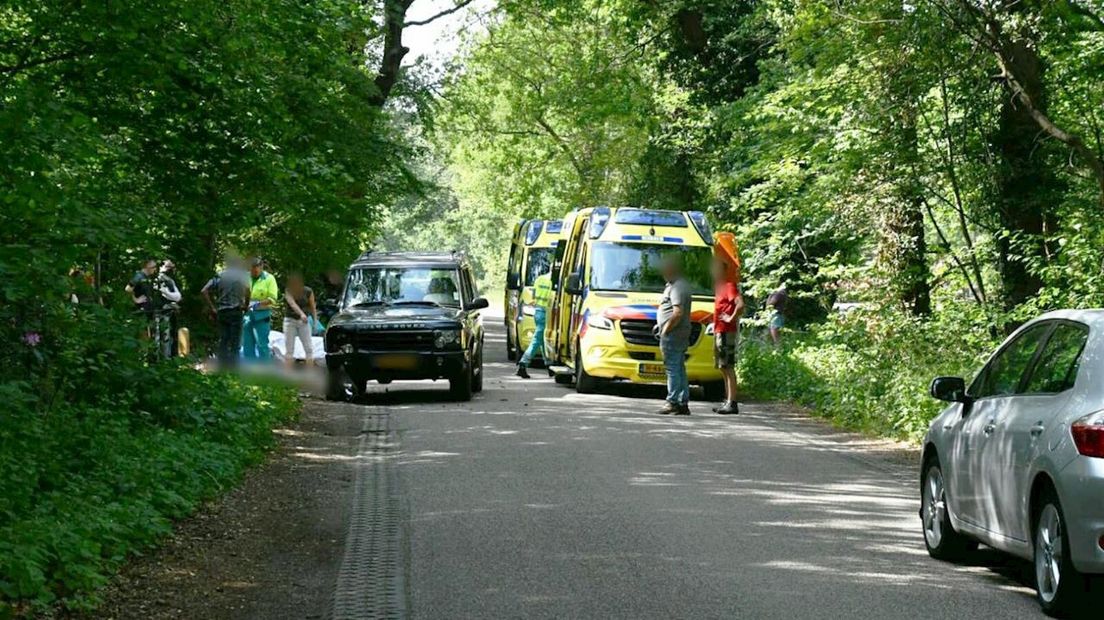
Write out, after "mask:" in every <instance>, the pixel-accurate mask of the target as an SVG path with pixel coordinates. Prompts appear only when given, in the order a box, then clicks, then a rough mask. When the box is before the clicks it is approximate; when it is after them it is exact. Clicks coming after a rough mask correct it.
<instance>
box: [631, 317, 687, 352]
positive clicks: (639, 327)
mask: <svg viewBox="0 0 1104 620" xmlns="http://www.w3.org/2000/svg"><path fill="white" fill-rule="evenodd" d="M655 325H656V322H655V321H646V320H640V319H621V335H622V336H624V338H625V342H627V343H629V344H637V345H642V346H647V347H654V346H658V345H659V340H658V339H656V337H655V336H653V335H652V328H654V327H655ZM701 332H702V324H701V323H691V324H690V344H691V345H692V344H694V343H695V342H697V341H698V338H700V337H701Z"/></svg>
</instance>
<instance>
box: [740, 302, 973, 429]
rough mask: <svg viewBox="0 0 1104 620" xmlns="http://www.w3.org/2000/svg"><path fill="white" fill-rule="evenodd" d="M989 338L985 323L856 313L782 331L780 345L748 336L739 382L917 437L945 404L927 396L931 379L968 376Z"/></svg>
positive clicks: (843, 423) (842, 421)
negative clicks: (795, 330)
mask: <svg viewBox="0 0 1104 620" xmlns="http://www.w3.org/2000/svg"><path fill="white" fill-rule="evenodd" d="M994 345H995V342H993V340H992V337H991V336H989V335H988V332H987V331H986V330H985V329H983V328H978V327H975V328H971V327H969V326H966V327H964V326H962V325H961V324H960V325H958V326H957V328H956V329H950V328H948V326H942V325H938V324H935V323H932V322H931V321H919V320H915V319H907V318H902V317H900V316H887V315H886V314H878V313H863V312H854V313H852V314H850V315H847V316H845V317H835V318H833V319H831V320H829V321H828V322H827V323H825V324H824V325H822V326H818V327H816V328H815V329H814V330H813V331H810V332H808V333H803V334H795V333H792V332H791V333H788V334H785V336H784V339H783V346H782V347H781V348H775V347H773V346H771V345H770V344H767V343H765V342H763V341H762V340H761V339H748V340H746V344H745V345H744V347H743V350H742V353H741V358H740V368H739V376H740V387H741V391H742V393H743V394H745V395H747V396H749V397H751V398H758V399H777V400H787V401H790V402H794V403H797V404H800V405H803V406H805V407H808V408H810V409H811V410H812V411H813V413H814V414H815V415H817V416H820V417H824V418H827V419H828V420H830V421H831V422H833V423H834V424H836V425H838V426H840V427H842V428H846V429H849V430H855V431H859V432H863V433H866V434H869V435H876V436H880V437H888V438H892V439H897V440H904V441H909V442H918V441H920V439H922V438H923V436H924V433H925V432H926V430H927V428H928V424H929V423H930V421H931V420H932V418H934V417H935V416H936V415H937V414H938V413H939V411H940V410H941V409H942V408H943V404H942V403H940V402H938V401H936V400H934V399H932V398H931V397H930V396H929V395H928V385H929V383H930V382H931V380H932V378H934V377H936V376H939V375H957V376H962V377H967V378H969V377H970V376H972V374H973V373H974V372H976V370H977V369H978V368H979V367H980V365H981V363H982V361H983V356H984V355H985V354H986V353H988V352H989V351H991V350H992V348H993V346H994Z"/></svg>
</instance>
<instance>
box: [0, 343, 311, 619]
mask: <svg viewBox="0 0 1104 620" xmlns="http://www.w3.org/2000/svg"><path fill="white" fill-rule="evenodd" d="M131 378H132V379H139V380H140V382H139V383H137V384H134V385H133V386H132V387H133V389H128V390H126V391H120V392H117V393H116V398H114V399H96V401H95V402H87V401H85V402H81V403H80V404H62V405H58V406H54V407H53V408H52V409H50V410H49V411H46V412H44V411H42V410H41V409H40V408H37V407H36V406H35V402H34V401H35V399H34V398H33V395H31V394H29V393H28V386H24V385H19V384H6V385H3V386H0V398H2V399H3V400H4V401H5V402H6V403H9V409H8V411H7V412H6V413H5V414H4V415H5V417H6V418H7V419H6V420H5V421H4V423H3V425H2V427H0V618H4V617H5V616H7V617H11V616H14V617H26V616H31V615H34V614H36V613H39V612H43V611H45V610H46V609H48V608H50V607H52V606H55V605H62V606H64V607H67V608H70V609H91V608H94V607H95V606H96V605H97V603H98V602H99V601H98V597H97V590H98V589H99V588H101V587H102V586H104V585H105V584H107V582H108V581H109V580H110V578H111V576H112V575H113V574H114V573H115V572H116V571H117V570H118V569H119V567H120V566H121V565H122V564H123V563H124V562H125V561H126V559H127V558H128V557H130V556H132V555H134V554H137V553H141V552H142V551H144V550H147V549H149V548H151V547H153V546H154V545H155V544H156V543H157V542H158V540H159V539H161V538H162V537H164V536H165V535H167V534H169V533H170V532H171V529H172V522H173V521H174V520H176V519H179V518H181V517H184V516H186V515H188V514H190V513H191V512H192V511H194V510H195V509H196V508H197V507H198V506H199V505H200V503H202V502H203V501H205V500H208V499H211V498H213V497H215V496H217V495H218V494H220V493H221V492H223V491H225V490H227V489H228V488H230V487H232V486H233V485H234V484H235V482H236V481H237V480H238V479H239V478H240V477H241V475H242V473H243V472H244V470H245V469H246V468H247V467H248V466H249V465H251V464H255V463H257V462H258V461H260V460H261V459H262V458H263V456H264V454H265V452H266V450H267V449H268V448H269V447H270V446H271V445H272V443H273V434H272V428H273V427H274V426H275V425H277V424H279V423H281V422H283V421H286V420H289V419H291V418H293V417H294V416H296V415H297V414H298V411H299V402H298V399H297V398H296V394H295V390H294V389H293V388H290V387H288V386H285V385H282V384H278V383H269V382H258V381H256V380H249V381H246V380H244V379H242V378H238V377H232V376H224V375H219V376H215V375H204V374H201V373H199V372H197V371H195V370H193V369H191V368H188V367H187V366H185V365H183V364H181V365H179V366H176V367H173V368H169V369H165V368H157V369H150V370H148V371H146V372H138V373H137V374H136V375H133V376H132V377H131ZM141 381H149V382H148V383H142V382H141Z"/></svg>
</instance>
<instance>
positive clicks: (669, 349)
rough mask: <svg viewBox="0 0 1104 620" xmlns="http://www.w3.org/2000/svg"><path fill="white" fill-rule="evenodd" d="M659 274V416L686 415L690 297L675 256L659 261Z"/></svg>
mask: <svg viewBox="0 0 1104 620" xmlns="http://www.w3.org/2000/svg"><path fill="white" fill-rule="evenodd" d="M660 273H662V274H663V279H664V280H666V281H667V287H666V288H664V289H663V298H662V299H661V300H660V302H659V313H658V316H657V319H658V320H657V324H656V330H657V331H658V332H659V350H660V352H661V353H662V354H663V366H664V368H666V370H667V405H666V406H665V407H664V408H663V409H661V410H660V411H659V413H660V414H662V415H690V380H689V378H688V377H687V376H686V350H687V349H688V348H690V304H691V303H692V301H693V294H692V292H691V290H690V283H689V282H687V281H686V278H685V277H683V274H682V262H681V260H679V256H678V255H677V254H669V255H667V256H665V257H664V258H663V262H662V264H661V265H660Z"/></svg>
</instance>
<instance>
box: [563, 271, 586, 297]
mask: <svg viewBox="0 0 1104 620" xmlns="http://www.w3.org/2000/svg"><path fill="white" fill-rule="evenodd" d="M565 290H566V291H567V294H568V295H582V294H583V278H582V276H580V275H579V274H578V273H573V274H571V275H569V276H567V286H566V287H565Z"/></svg>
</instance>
